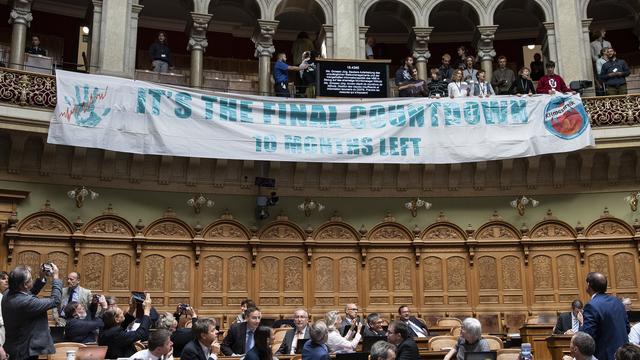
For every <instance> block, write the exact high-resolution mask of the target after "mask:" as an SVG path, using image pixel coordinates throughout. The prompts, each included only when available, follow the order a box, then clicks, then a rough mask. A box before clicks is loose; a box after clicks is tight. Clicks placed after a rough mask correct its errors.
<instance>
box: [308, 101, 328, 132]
mask: <svg viewBox="0 0 640 360" xmlns="http://www.w3.org/2000/svg"><path fill="white" fill-rule="evenodd" d="M309 122H310V124H309V125H311V126H316V127H323V128H326V127H327V113H326V112H325V111H324V107H323V106H322V105H311V116H310V118H309Z"/></svg>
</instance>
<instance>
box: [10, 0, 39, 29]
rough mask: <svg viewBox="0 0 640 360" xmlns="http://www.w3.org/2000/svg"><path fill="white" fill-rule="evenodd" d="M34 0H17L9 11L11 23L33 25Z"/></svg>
mask: <svg viewBox="0 0 640 360" xmlns="http://www.w3.org/2000/svg"><path fill="white" fill-rule="evenodd" d="M32 4H33V0H15V1H14V2H13V8H12V9H11V13H9V24H14V23H15V24H25V25H27V26H30V25H31V21H32V20H33V15H32V14H31V5H32Z"/></svg>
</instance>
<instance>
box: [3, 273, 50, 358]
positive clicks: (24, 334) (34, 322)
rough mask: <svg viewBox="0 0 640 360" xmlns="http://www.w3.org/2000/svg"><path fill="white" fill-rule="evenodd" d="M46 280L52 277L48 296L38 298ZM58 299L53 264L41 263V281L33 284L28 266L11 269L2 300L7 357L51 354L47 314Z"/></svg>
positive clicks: (35, 356) (34, 356)
mask: <svg viewBox="0 0 640 360" xmlns="http://www.w3.org/2000/svg"><path fill="white" fill-rule="evenodd" d="M46 277H51V278H52V281H51V295H50V296H49V297H48V298H38V297H37V294H38V292H40V290H42V288H43V287H44V286H45V284H46V283H47V279H46ZM61 296H62V281H61V280H60V279H59V271H58V267H57V266H56V265H55V264H53V263H45V264H43V266H42V273H41V278H40V279H37V280H36V281H35V282H34V281H33V278H32V276H31V268H30V267H28V266H26V265H18V266H16V267H15V268H14V269H13V270H11V273H10V274H9V291H7V292H6V293H5V294H4V296H3V297H2V318H3V320H4V326H5V328H6V339H5V343H4V350H5V351H6V353H7V355H8V356H9V358H11V359H37V358H38V356H39V355H46V354H53V353H55V351H56V350H55V348H54V347H53V338H51V333H50V331H49V320H48V316H47V311H48V310H49V309H53V308H55V307H57V306H59V305H60V298H61Z"/></svg>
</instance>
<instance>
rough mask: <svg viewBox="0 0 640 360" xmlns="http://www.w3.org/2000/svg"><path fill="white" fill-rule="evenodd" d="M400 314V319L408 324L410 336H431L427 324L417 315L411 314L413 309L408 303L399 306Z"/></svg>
mask: <svg viewBox="0 0 640 360" xmlns="http://www.w3.org/2000/svg"><path fill="white" fill-rule="evenodd" d="M398 315H400V321H402V322H404V323H405V324H406V325H407V328H408V330H407V331H408V332H409V336H411V337H427V336H429V330H428V329H427V325H425V324H424V323H423V322H422V321H420V320H418V319H417V318H416V317H415V316H411V311H409V307H408V306H407V305H401V306H400V307H399V308H398Z"/></svg>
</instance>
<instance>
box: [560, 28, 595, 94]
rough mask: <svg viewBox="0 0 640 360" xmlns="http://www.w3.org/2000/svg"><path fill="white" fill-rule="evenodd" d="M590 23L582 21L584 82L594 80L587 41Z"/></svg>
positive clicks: (592, 64) (589, 45) (589, 47)
mask: <svg viewBox="0 0 640 360" xmlns="http://www.w3.org/2000/svg"><path fill="white" fill-rule="evenodd" d="M591 21H593V19H583V20H582V41H583V42H584V55H583V57H584V60H585V66H586V68H585V69H587V77H586V78H584V80H587V79H592V80H595V70H593V69H594V63H593V60H592V59H591V42H590V41H589V25H591ZM592 70H593V71H592ZM578 80H583V79H578ZM594 84H595V83H594ZM567 86H568V84H567Z"/></svg>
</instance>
